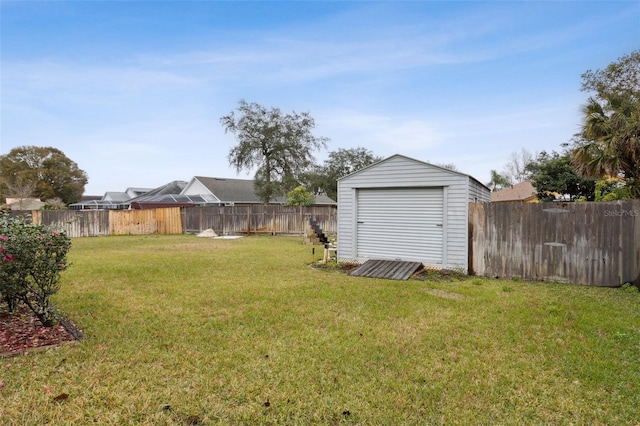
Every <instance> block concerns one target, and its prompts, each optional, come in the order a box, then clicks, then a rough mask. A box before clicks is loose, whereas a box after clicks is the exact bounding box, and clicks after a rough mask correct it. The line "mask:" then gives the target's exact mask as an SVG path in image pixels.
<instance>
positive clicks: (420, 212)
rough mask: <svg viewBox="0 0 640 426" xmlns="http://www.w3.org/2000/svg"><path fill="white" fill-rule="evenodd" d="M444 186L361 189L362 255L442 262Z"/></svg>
mask: <svg viewBox="0 0 640 426" xmlns="http://www.w3.org/2000/svg"><path fill="white" fill-rule="evenodd" d="M443 206H444V196H443V190H442V188H394V189H359V190H358V192H357V221H358V226H357V234H356V240H357V255H358V258H359V259H363V258H364V259H401V260H416V261H420V262H423V263H425V264H426V265H434V266H437V265H440V264H442V252H443V218H444V207H443Z"/></svg>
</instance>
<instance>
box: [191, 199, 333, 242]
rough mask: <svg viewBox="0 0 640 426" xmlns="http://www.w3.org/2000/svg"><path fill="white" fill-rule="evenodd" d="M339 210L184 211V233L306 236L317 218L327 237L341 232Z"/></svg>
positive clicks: (253, 208) (244, 208)
mask: <svg viewBox="0 0 640 426" xmlns="http://www.w3.org/2000/svg"><path fill="white" fill-rule="evenodd" d="M336 211H337V210H336V208H335V207H313V206H312V207H299V206H298V207H296V206H263V205H258V206H226V207H192V208H185V209H183V210H182V223H183V228H184V232H200V231H203V230H205V229H213V230H214V231H215V232H216V233H218V234H220V235H226V234H265V233H266V234H303V233H304V232H305V229H306V219H307V217H313V218H314V219H315V220H316V222H318V223H319V225H320V227H321V228H322V230H323V231H324V232H325V233H326V234H334V235H335V233H336V230H337V215H336Z"/></svg>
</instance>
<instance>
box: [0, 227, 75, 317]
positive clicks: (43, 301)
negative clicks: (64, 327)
mask: <svg viewBox="0 0 640 426" xmlns="http://www.w3.org/2000/svg"><path fill="white" fill-rule="evenodd" d="M70 248H71V240H70V239H69V237H67V236H66V235H65V233H64V232H60V231H56V230H53V229H50V228H48V227H45V226H43V225H35V224H32V223H29V221H28V220H27V218H26V217H17V218H9V217H8V216H6V215H3V216H1V217H0V298H1V299H4V301H5V302H6V303H7V305H8V307H9V310H10V311H13V310H15V308H16V305H17V303H18V302H23V303H24V304H25V305H27V306H28V307H29V309H31V310H32V311H33V313H34V314H35V315H36V316H37V317H38V319H39V320H40V322H41V323H42V324H43V325H45V326H52V325H53V324H54V322H55V321H54V319H55V318H54V309H53V306H52V305H51V296H52V295H53V294H55V293H56V292H57V291H58V290H59V289H60V272H61V271H64V270H65V269H67V267H68V263H67V253H68V252H69V249H70Z"/></svg>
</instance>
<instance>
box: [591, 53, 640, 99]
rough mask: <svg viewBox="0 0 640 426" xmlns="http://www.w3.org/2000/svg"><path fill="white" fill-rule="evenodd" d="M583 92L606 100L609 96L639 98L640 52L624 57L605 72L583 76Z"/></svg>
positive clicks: (609, 66)
mask: <svg viewBox="0 0 640 426" xmlns="http://www.w3.org/2000/svg"><path fill="white" fill-rule="evenodd" d="M580 77H581V79H582V87H581V90H582V91H583V92H594V93H595V95H594V96H595V97H596V98H598V99H600V100H604V99H606V98H605V97H606V96H609V95H634V96H638V90H639V89H640V50H635V51H633V52H631V53H630V54H628V55H623V56H622V57H620V58H619V59H618V60H617V61H616V62H612V63H610V64H609V65H608V66H607V67H606V68H605V69H603V70H600V69H598V70H595V71H592V70H587V71H586V72H584V73H583V74H582V75H581V76H580Z"/></svg>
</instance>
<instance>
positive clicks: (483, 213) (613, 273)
mask: <svg viewBox="0 0 640 426" xmlns="http://www.w3.org/2000/svg"><path fill="white" fill-rule="evenodd" d="M469 234H470V241H469V271H470V272H471V273H474V274H476V275H482V276H489V277H506V278H513V277H519V278H522V279H527V280H553V281H560V282H571V283H575V284H583V285H592V286H602V287H617V286H620V285H622V284H625V283H634V284H636V285H640V200H628V201H618V202H612V203H531V204H525V203H471V204H470V206H469Z"/></svg>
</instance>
